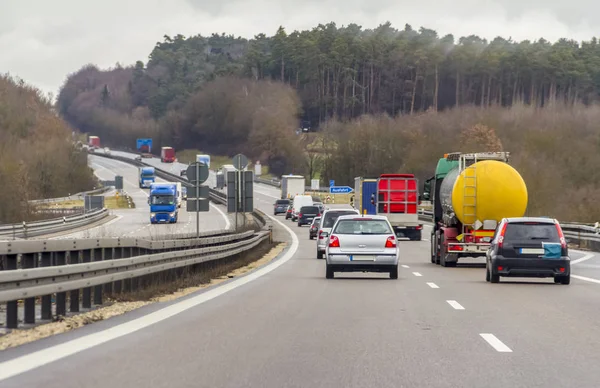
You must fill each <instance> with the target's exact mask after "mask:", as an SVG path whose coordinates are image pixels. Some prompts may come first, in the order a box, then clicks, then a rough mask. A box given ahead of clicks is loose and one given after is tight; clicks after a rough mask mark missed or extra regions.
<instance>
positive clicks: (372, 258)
mask: <svg viewBox="0 0 600 388" xmlns="http://www.w3.org/2000/svg"><path fill="white" fill-rule="evenodd" d="M350 261H375V256H364V255H358V256H356V255H350Z"/></svg>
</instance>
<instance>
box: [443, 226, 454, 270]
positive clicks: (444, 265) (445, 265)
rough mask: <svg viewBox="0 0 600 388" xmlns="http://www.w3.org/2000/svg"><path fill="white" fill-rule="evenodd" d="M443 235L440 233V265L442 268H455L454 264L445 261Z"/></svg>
mask: <svg viewBox="0 0 600 388" xmlns="http://www.w3.org/2000/svg"><path fill="white" fill-rule="evenodd" d="M443 236H444V235H443V234H442V233H440V265H441V266H442V267H456V262H454V261H446V253H448V252H446V246H445V245H444V237H443Z"/></svg>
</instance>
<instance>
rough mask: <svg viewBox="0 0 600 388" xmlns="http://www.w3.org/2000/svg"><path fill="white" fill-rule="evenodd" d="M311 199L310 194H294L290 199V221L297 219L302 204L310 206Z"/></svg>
mask: <svg viewBox="0 0 600 388" xmlns="http://www.w3.org/2000/svg"><path fill="white" fill-rule="evenodd" d="M312 204H313V199H312V196H310V195H296V196H295V197H294V199H293V200H292V221H293V222H296V221H298V214H299V213H300V209H301V208H302V207H303V206H312Z"/></svg>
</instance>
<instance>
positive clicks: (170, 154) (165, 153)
mask: <svg viewBox="0 0 600 388" xmlns="http://www.w3.org/2000/svg"><path fill="white" fill-rule="evenodd" d="M160 161H161V162H163V163H173V162H175V149H173V147H162V148H161V149H160Z"/></svg>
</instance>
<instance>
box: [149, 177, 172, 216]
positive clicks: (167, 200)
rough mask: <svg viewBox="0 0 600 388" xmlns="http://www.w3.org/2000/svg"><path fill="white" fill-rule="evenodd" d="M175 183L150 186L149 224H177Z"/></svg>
mask: <svg viewBox="0 0 600 388" xmlns="http://www.w3.org/2000/svg"><path fill="white" fill-rule="evenodd" d="M177 196H178V193H177V184H176V183H153V184H152V185H151V186H150V197H149V198H148V204H149V205H150V223H151V224H158V223H170V224H175V223H177V218H178V216H179V212H178V207H177Z"/></svg>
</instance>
